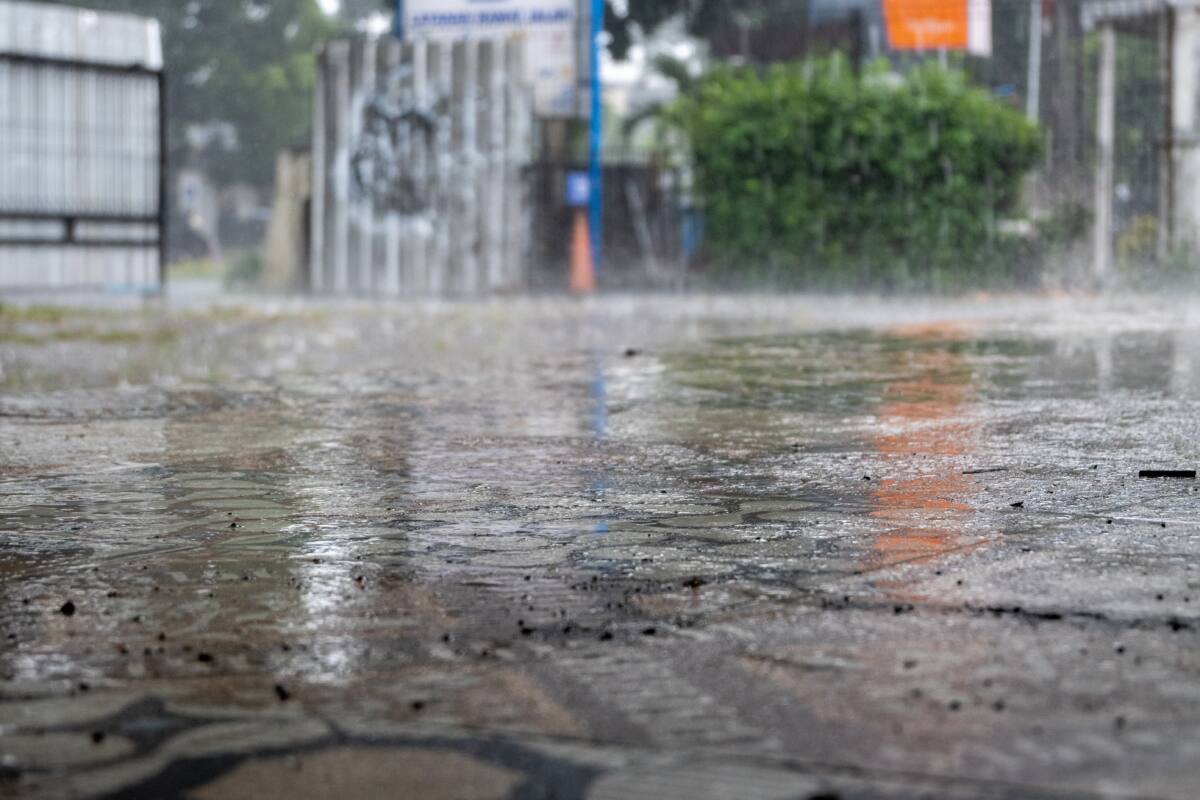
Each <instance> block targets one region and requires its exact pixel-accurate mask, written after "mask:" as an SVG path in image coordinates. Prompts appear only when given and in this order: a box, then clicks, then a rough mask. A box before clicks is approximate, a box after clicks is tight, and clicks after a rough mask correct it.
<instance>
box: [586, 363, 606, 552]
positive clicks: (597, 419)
mask: <svg viewBox="0 0 1200 800" xmlns="http://www.w3.org/2000/svg"><path fill="white" fill-rule="evenodd" d="M589 396H590V397H591V401H592V438H593V439H595V440H596V441H597V442H602V441H604V440H605V439H607V438H608V384H607V381H606V379H605V376H604V354H603V353H600V352H595V351H593V352H592V385H591V389H590V391H589ZM611 488H612V481H611V480H609V478H608V476H601V477H599V478H597V479H596V480H594V481H592V493H593V495H603V494H604V493H605V492H607V491H608V490H609V489H611ZM596 533H597V534H598V535H603V534H605V533H608V520H606V519H602V520H600V521H599V522H597V523H596Z"/></svg>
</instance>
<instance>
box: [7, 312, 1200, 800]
mask: <svg viewBox="0 0 1200 800" xmlns="http://www.w3.org/2000/svg"><path fill="white" fill-rule="evenodd" d="M1198 412H1200V301H1194V300H1191V299H1188V298H1178V297H1175V298H1162V297H1108V298H1082V299H1080V298H1075V299H1070V298H1057V297H1055V298H1051V297H1042V298H994V297H984V296H981V297H974V298H967V299H960V300H940V301H924V302H915V301H905V300H870V299H867V300H864V299H815V298H789V297H784V296H755V295H747V296H737V297H733V296H729V297H690V298H682V297H643V298H622V297H609V298H603V299H598V300H591V301H586V302H579V301H573V300H563V299H533V300H530V299H526V300H517V299H512V300H502V301H494V302H489V303H445V304H430V305H416V304H413V305H394V306H379V305H369V304H353V303H345V304H326V305H314V304H305V303H284V302H268V301H264V300H240V301H239V300H227V301H225V302H224V303H223V304H222V305H220V306H218V307H213V308H208V307H199V306H191V307H184V308H179V307H171V306H170V305H169V304H168V305H167V306H158V305H150V306H147V307H145V308H128V309H121V310H112V309H109V310H103V309H96V308H91V309H74V310H68V311H56V310H52V309H48V308H44V307H29V308H19V307H14V306H11V305H10V306H5V307H0V637H2V638H0V796H12V797H21V798H25V797H29V798H40V797H104V796H120V797H147V798H159V797H189V798H225V797H289V798H291V797H328V796H331V795H341V796H345V797H376V796H379V797H413V798H470V799H471V800H475V799H476V798H478V799H479V800H486V799H488V798H519V799H521V800H529V799H531V798H546V799H548V798H588V799H589V800H616V799H617V798H667V799H669V800H674V799H675V798H679V800H684V799H685V798H686V799H687V800H693V799H695V798H699V799H701V800H703V799H706V798H746V799H747V800H759V799H760V798H761V799H763V800H818V799H822V800H825V799H827V798H843V799H846V800H848V799H849V798H888V799H892V798H1013V799H1014V800H1017V799H1018V798H1019V799H1021V800H1025V799H1027V798H1034V799H1036V798H1100V797H1106V798H1107V797H1111V798H1134V797H1138V798H1143V797H1144V798H1177V799H1178V800H1192V799H1193V798H1196V797H1200V766H1197V765H1198V764H1200V572H1198V571H1197V564H1198V563H1200V517H1198V515H1197V513H1196V512H1197V509H1198V508H1200V495H1198V494H1197V489H1198V488H1200V484H1197V482H1196V480H1195V479H1193V478H1187V477H1183V478H1149V477H1139V473H1140V472H1141V471H1143V470H1194V469H1196V468H1197V466H1198V465H1200V413H1198Z"/></svg>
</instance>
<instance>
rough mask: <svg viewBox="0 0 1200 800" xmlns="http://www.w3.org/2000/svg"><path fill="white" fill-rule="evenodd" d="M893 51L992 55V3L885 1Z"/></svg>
mask: <svg viewBox="0 0 1200 800" xmlns="http://www.w3.org/2000/svg"><path fill="white" fill-rule="evenodd" d="M883 18H884V21H885V22H886V23H887V33H888V44H890V45H891V47H892V49H893V50H965V51H967V52H968V53H971V54H972V55H981V56H988V55H991V53H992V2H991V0H883Z"/></svg>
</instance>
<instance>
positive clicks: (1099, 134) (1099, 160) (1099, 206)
mask: <svg viewBox="0 0 1200 800" xmlns="http://www.w3.org/2000/svg"><path fill="white" fill-rule="evenodd" d="M1116 107H1117V32H1116V30H1115V29H1114V28H1113V25H1112V23H1105V24H1104V25H1103V26H1102V27H1101V28H1100V68H1099V86H1098V87H1097V92H1096V187H1095V194H1094V204H1095V219H1094V221H1093V228H1092V236H1093V240H1092V277H1093V279H1094V280H1095V282H1096V284H1097V285H1098V286H1103V285H1104V284H1105V283H1107V282H1108V280H1109V277H1110V276H1111V274H1112V261H1113V171H1114V142H1115V140H1116V122H1117V117H1116Z"/></svg>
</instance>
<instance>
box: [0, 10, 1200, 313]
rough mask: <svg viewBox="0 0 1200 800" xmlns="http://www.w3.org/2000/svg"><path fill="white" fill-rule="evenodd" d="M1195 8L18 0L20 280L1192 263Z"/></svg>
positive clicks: (349, 283)
mask: <svg viewBox="0 0 1200 800" xmlns="http://www.w3.org/2000/svg"><path fill="white" fill-rule="evenodd" d="M1177 6H1178V4H1176V3H1172V2H1168V0H1120V1H1118V0H1090V1H1089V0H744V1H743V2H715V0H643V1H642V2H631V1H629V0H609V2H607V3H604V2H600V1H599V0H597V2H592V0H513V1H512V2H508V1H507V0H506V1H505V2H496V3H489V4H487V6H486V8H484V10H482V11H481V10H480V8H481V7H480V6H479V5H478V4H477V3H474V2H471V0H402V2H400V3H396V2H394V0H340V1H339V0H259V2H237V3H231V2H224V0H188V2H165V0H89V1H88V2H80V3H76V2H61V3H27V2H0V21H2V22H3V24H2V25H0V134H2V135H0V287H4V288H6V289H9V290H17V289H20V290H26V289H35V290H37V289H55V290H57V289H61V288H64V287H65V288H79V287H93V288H103V289H104V290H105V291H108V292H134V293H138V292H146V291H149V292H155V291H157V290H158V289H159V288H161V287H162V286H163V285H164V284H167V283H172V284H175V285H176V286H177V287H181V288H182V287H193V288H195V289H197V290H201V288H203V287H207V289H210V290H211V289H213V288H215V287H220V288H221V289H237V290H250V291H258V290H265V291H271V292H287V293H297V292H310V293H314V294H318V295H323V294H331V295H334V294H336V295H361V296H368V297H389V296H394V297H443V296H478V295H488V294H496V293H506V294H507V293H514V292H556V291H563V290H565V289H567V288H574V289H576V290H581V291H587V290H590V289H591V288H593V287H595V286H598V287H599V288H601V289H660V290H661V289H681V288H684V287H688V288H704V289H708V288H731V287H741V286H761V285H769V286H780V287H785V288H795V289H808V290H848V289H849V290H884V291H887V290H899V291H923V290H932V291H961V290H965V289H975V288H987V289H1010V288H1024V289H1028V288H1037V289H1041V288H1088V289H1090V288H1095V287H1098V286H1136V287H1145V286H1160V285H1169V286H1177V285H1180V284H1188V285H1190V284H1191V283H1192V282H1193V281H1194V276H1195V274H1196V258H1195V245H1194V239H1195V231H1196V224H1197V222H1198V221H1200V198H1197V197H1196V196H1195V195H1196V193H1197V191H1198V190H1197V188H1196V187H1197V186H1198V185H1200V184H1198V183H1197V181H1196V180H1195V176H1196V174H1197V171H1198V170H1200V162H1198V161H1197V160H1196V159H1197V155H1196V154H1195V153H1194V150H1195V148H1194V144H1195V142H1196V141H1197V139H1196V133H1197V126H1196V108H1195V105H1196V101H1195V97H1196V91H1195V90H1196V86H1195V84H1196V79H1197V72H1198V71H1200V64H1197V63H1196V58H1195V55H1194V51H1195V50H1197V47H1196V45H1197V42H1196V41H1195V40H1196V37H1197V36H1200V33H1198V30H1200V24H1198V23H1197V14H1196V12H1194V11H1193V10H1192V9H1190V8H1188V7H1177ZM597 12H600V13H602V14H603V20H600V19H599V18H598V15H597ZM601 22H602V24H601ZM593 31H599V35H598V36H597V37H595V39H593V37H592V35H591V34H592V32H593ZM593 41H595V42H596V47H595V49H594V51H593V47H592V42H593ZM593 63H594V64H595V65H596V68H597V69H598V76H594V75H593V72H594V70H593ZM593 77H597V78H598V79H597V80H595V81H594V80H593ZM593 86H598V87H599V92H600V97H599V98H598V103H596V104H593ZM593 121H595V124H594V125H593ZM589 139H590V141H589ZM601 187H603V191H602V192H601Z"/></svg>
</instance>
